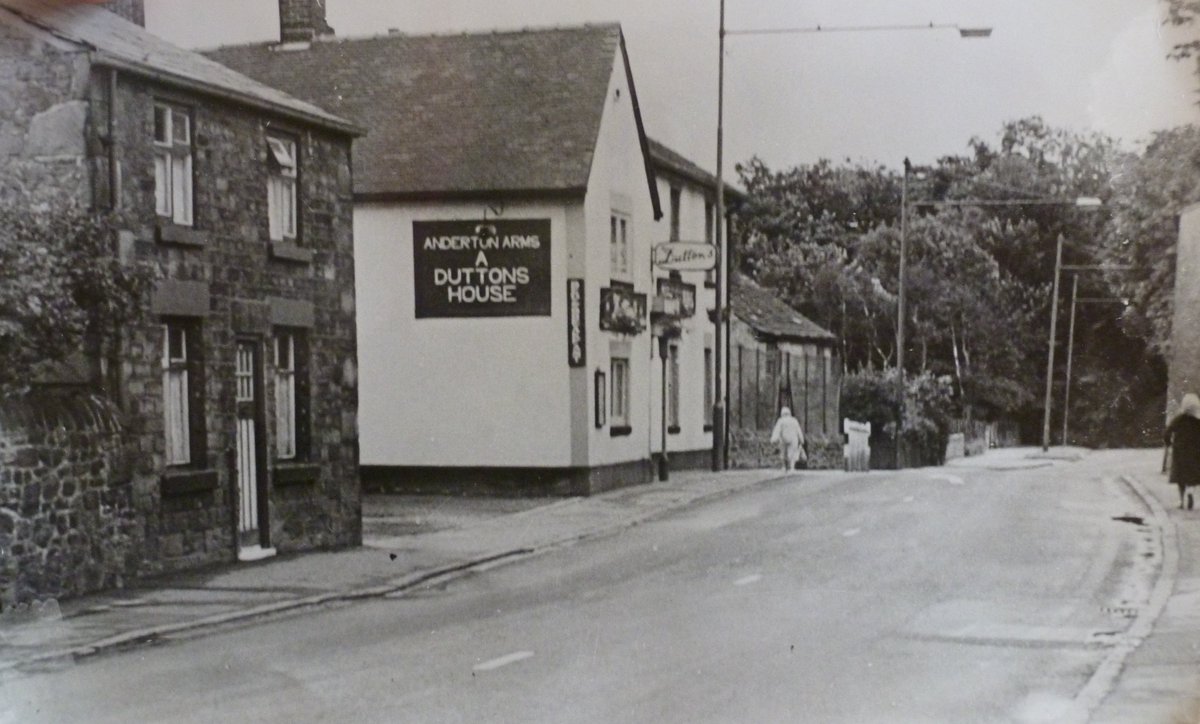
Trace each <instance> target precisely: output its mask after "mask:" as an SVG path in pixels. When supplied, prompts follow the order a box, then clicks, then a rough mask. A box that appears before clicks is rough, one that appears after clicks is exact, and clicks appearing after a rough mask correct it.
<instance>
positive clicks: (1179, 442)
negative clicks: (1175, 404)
mask: <svg viewBox="0 0 1200 724" xmlns="http://www.w3.org/2000/svg"><path fill="white" fill-rule="evenodd" d="M1163 441H1164V442H1165V443H1166V444H1167V445H1168V446H1169V447H1170V450H1171V477H1170V481H1171V482H1172V483H1175V484H1176V485H1178V486H1179V507H1180V508H1183V507H1187V508H1191V507H1192V504H1193V500H1192V494H1191V493H1190V492H1188V488H1191V487H1192V486H1195V485H1200V397H1197V396H1196V395H1195V394H1193V393H1191V392H1189V393H1187V394H1186V395H1184V396H1183V401H1182V402H1180V403H1179V414H1178V415H1176V416H1175V417H1174V418H1173V419H1172V420H1171V423H1170V424H1169V425H1167V431H1166V433H1165V434H1164V435H1163ZM1185 500H1186V503H1187V504H1186V506H1185V505H1184V503H1185Z"/></svg>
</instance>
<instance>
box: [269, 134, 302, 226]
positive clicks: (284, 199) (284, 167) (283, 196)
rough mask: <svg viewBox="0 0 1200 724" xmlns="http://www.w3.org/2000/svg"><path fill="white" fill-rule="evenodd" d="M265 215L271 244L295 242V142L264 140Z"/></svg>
mask: <svg viewBox="0 0 1200 724" xmlns="http://www.w3.org/2000/svg"><path fill="white" fill-rule="evenodd" d="M267 166H268V170H269V175H268V177H267V215H268V216H269V218H270V233H271V240H272V241H284V240H288V241H294V240H295V239H296V178H297V170H298V167H299V163H298V158H297V156H296V142H295V141H294V140H292V139H290V138H284V137H282V136H267Z"/></svg>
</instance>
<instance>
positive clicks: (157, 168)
mask: <svg viewBox="0 0 1200 724" xmlns="http://www.w3.org/2000/svg"><path fill="white" fill-rule="evenodd" d="M192 193H193V189H192V116H191V113H190V112H189V111H188V110H187V109H184V108H180V107H179V106H175V105H171V104H168V103H159V102H156V103H155V104H154V210H155V211H156V212H157V213H158V215H159V216H163V217H166V218H168V219H170V220H171V221H172V222H173V223H176V224H179V225H180V226H191V225H192V223H193V220H194V216H193V213H192V205H193V198H192Z"/></svg>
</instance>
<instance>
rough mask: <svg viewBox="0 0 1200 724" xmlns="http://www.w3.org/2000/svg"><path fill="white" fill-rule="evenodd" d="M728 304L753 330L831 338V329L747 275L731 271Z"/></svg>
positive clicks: (807, 338)
mask: <svg viewBox="0 0 1200 724" xmlns="http://www.w3.org/2000/svg"><path fill="white" fill-rule="evenodd" d="M730 281H731V283H730V285H729V300H730V301H729V304H730V308H731V310H732V312H733V315H734V316H735V317H737V318H738V319H740V320H742V321H743V322H745V323H746V324H747V325H749V326H750V327H751V328H752V329H754V330H755V331H756V332H758V333H760V334H764V335H768V336H771V337H779V338H781V339H784V340H789V341H796V342H801V341H804V342H811V341H830V340H833V339H836V337H834V335H833V333H832V332H830V331H829V330H827V329H825V328H824V327H821V326H820V325H818V324H817V323H816V322H814V321H812V320H811V319H809V318H808V317H805V316H804V315H803V314H801V313H800V312H797V311H796V310H794V309H792V308H791V307H789V306H788V305H786V304H784V303H783V302H781V301H780V300H779V299H778V298H777V297H776V296H775V295H774V294H772V293H771V292H769V291H767V290H766V289H763V288H762V287H760V286H759V285H757V284H755V283H754V282H753V281H751V280H750V279H749V278H748V277H745V276H743V275H741V274H736V273H735V274H733V275H732V277H731V280H730Z"/></svg>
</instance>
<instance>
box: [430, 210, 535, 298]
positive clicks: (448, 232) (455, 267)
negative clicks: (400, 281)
mask: <svg viewBox="0 0 1200 724" xmlns="http://www.w3.org/2000/svg"><path fill="white" fill-rule="evenodd" d="M413 294H414V299H413V302H414V308H415V312H416V317H417V319H426V318H436V317H548V316H550V220H549V219H487V220H480V221H414V222H413Z"/></svg>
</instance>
